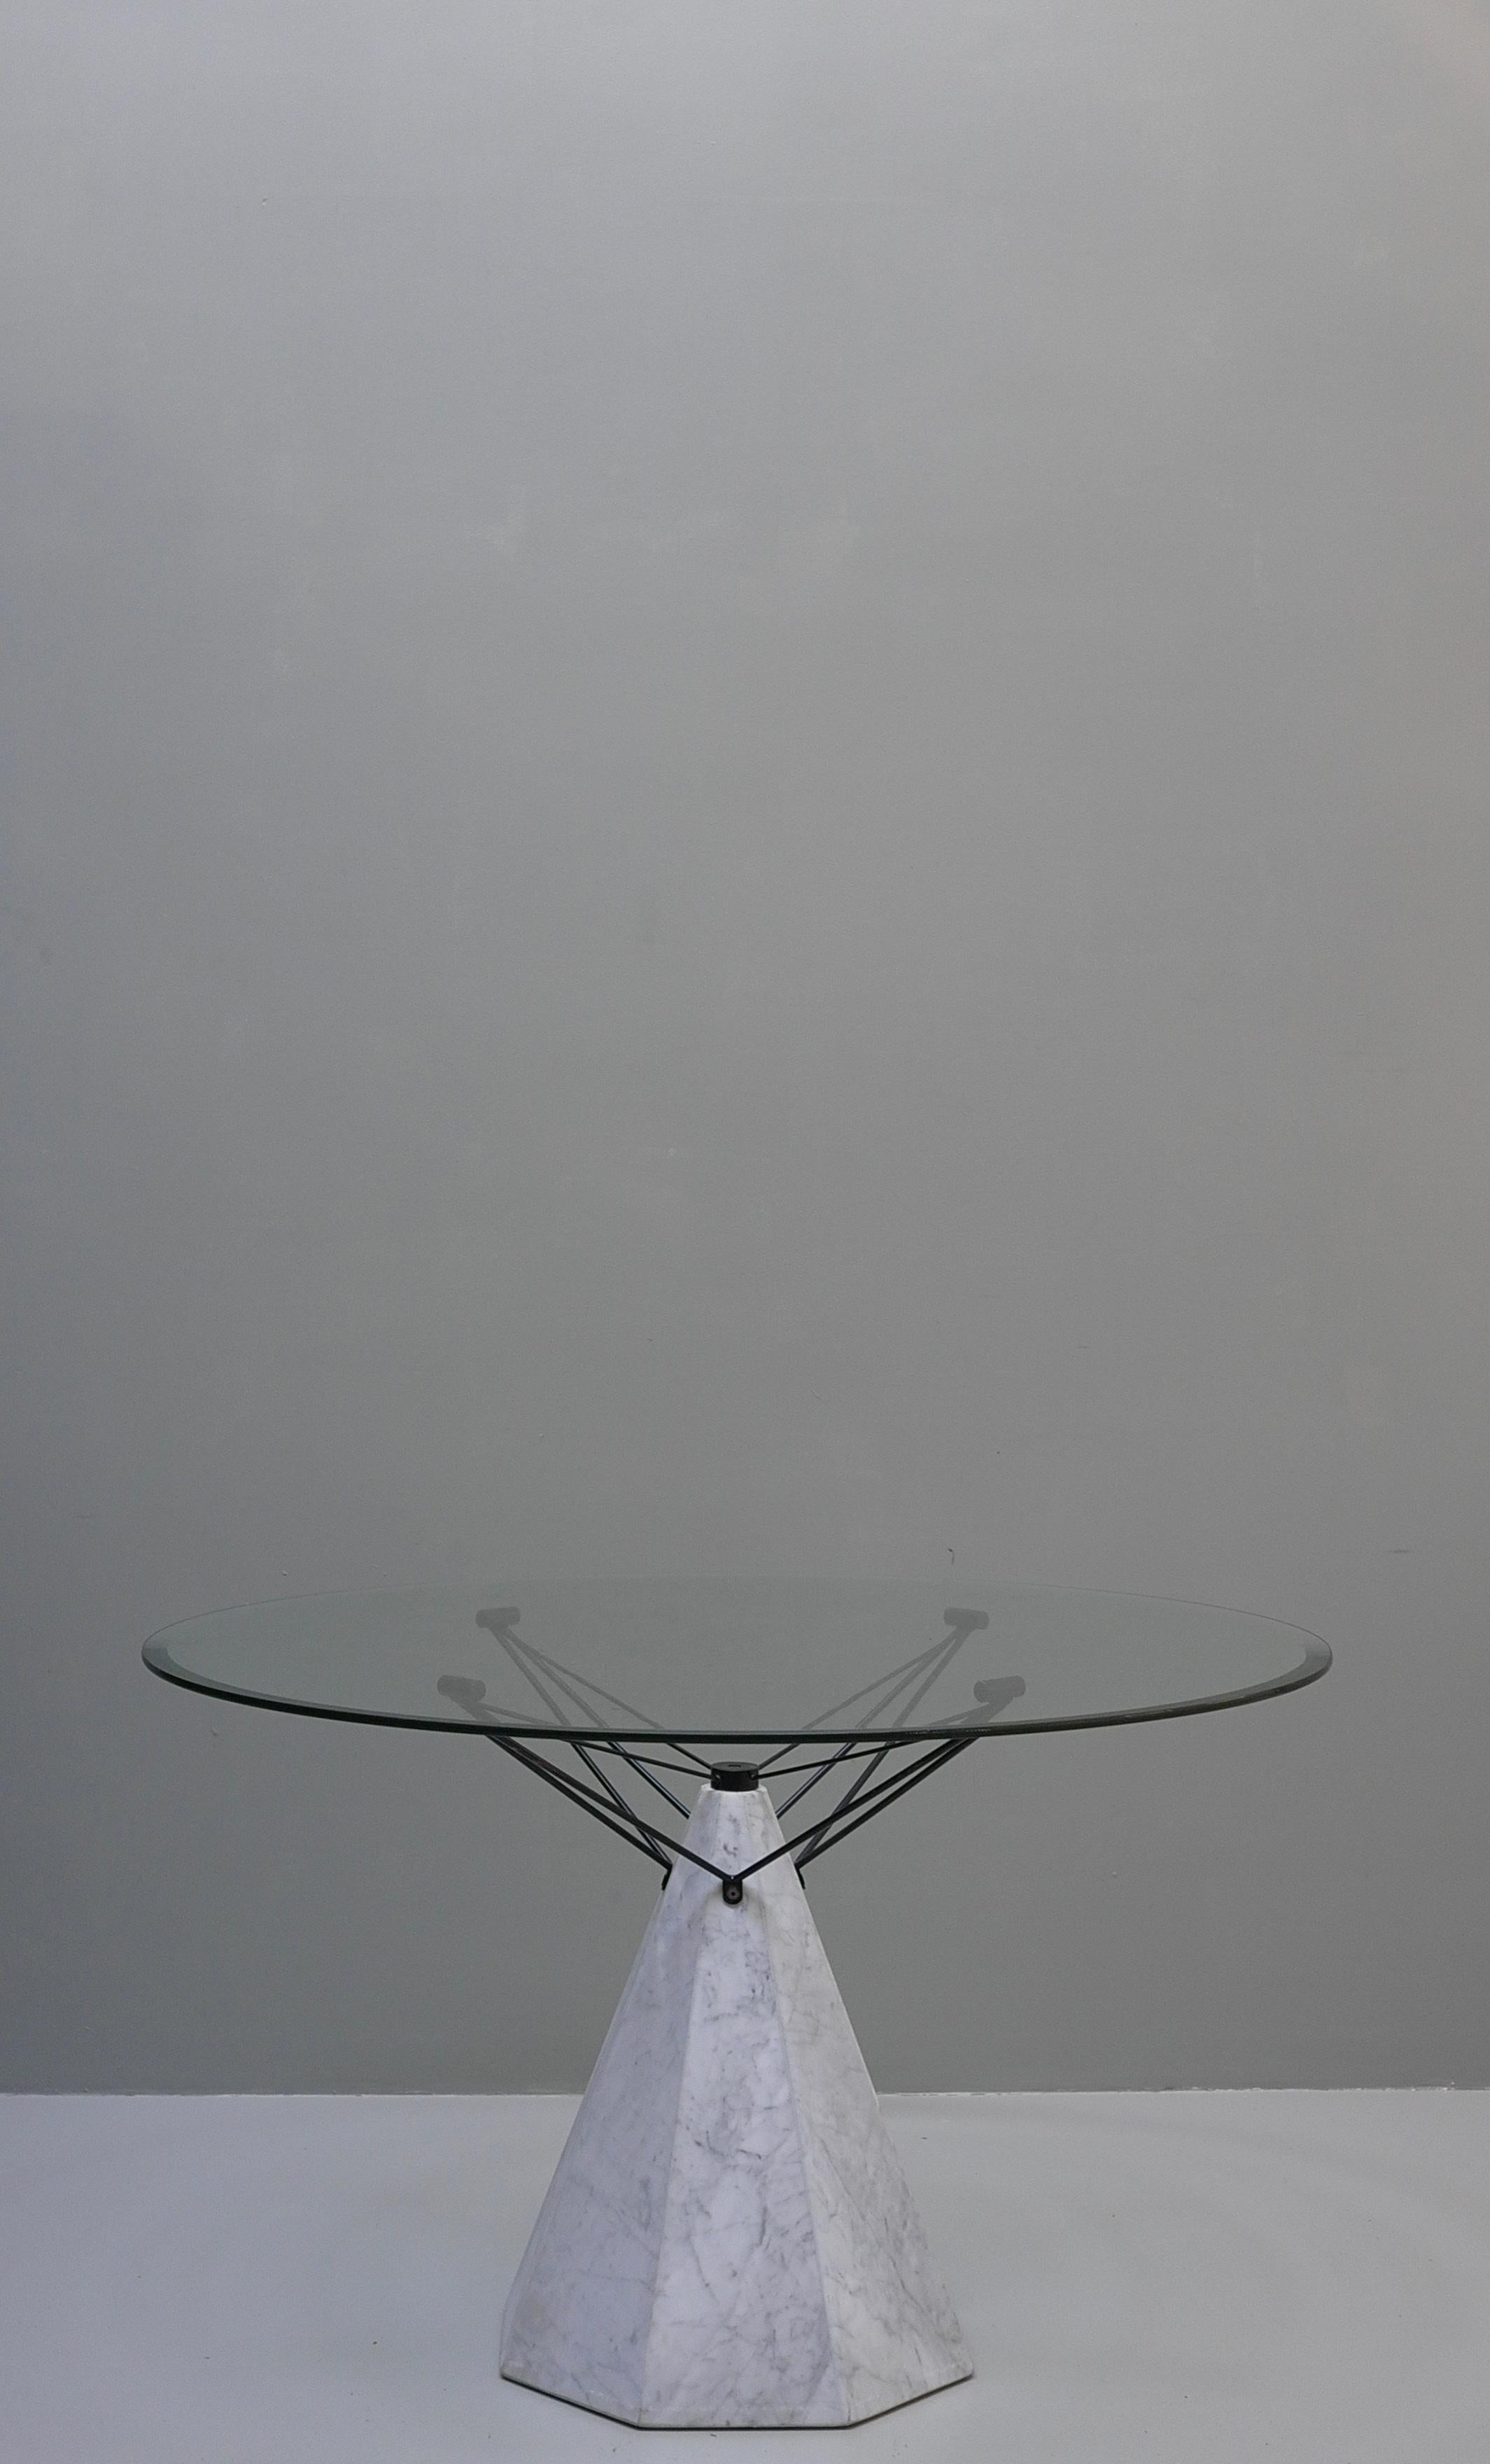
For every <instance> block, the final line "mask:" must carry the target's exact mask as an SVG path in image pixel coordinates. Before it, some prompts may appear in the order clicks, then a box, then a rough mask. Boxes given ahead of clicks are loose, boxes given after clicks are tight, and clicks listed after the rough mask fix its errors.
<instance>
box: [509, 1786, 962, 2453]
mask: <svg viewBox="0 0 1490 2464" xmlns="http://www.w3.org/2000/svg"><path fill="white" fill-rule="evenodd" d="M687 1839H688V1844H689V1846H690V1847H691V1848H692V1849H693V1850H694V1851H695V1853H696V1854H697V1855H699V1856H701V1857H704V1858H707V1859H709V1861H710V1862H711V1863H712V1864H713V1865H716V1866H718V1867H720V1868H722V1869H724V1870H725V1871H728V1872H736V1871H738V1870H739V1869H741V1868H743V1867H746V1866H749V1865H750V1864H752V1863H753V1862H755V1860H756V1859H758V1858H760V1857H762V1856H766V1855H769V1854H770V1852H771V1850H772V1849H773V1848H776V1847H778V1846H779V1845H780V1843H781V1832H780V1827H779V1825H778V1821H777V1818H776V1815H775V1813H774V1811H773V1809H772V1805H771V1800H770V1798H769V1796H768V1795H767V1794H766V1792H765V1790H764V1789H761V1788H756V1789H753V1790H747V1791H740V1790H738V1789H732V1790H730V1791H725V1790H721V1789H714V1788H712V1787H710V1788H706V1789H704V1790H703V1791H702V1793H701V1794H700V1796H699V1799H698V1803H697V1806H696V1808H695V1810H694V1813H693V1815H692V1819H691V1821H690V1825H689V1830H688V1834H687ZM501 2366H502V2372H503V2375H504V2376H505V2377H507V2378H510V2379H515V2380H517V2381H519V2382H521V2384H523V2385H524V2386H526V2387H537V2388H539V2389H541V2390H542V2391H543V2392H544V2393H546V2394H549V2395H556V2396H563V2397H566V2398H567V2399H568V2400H569V2401H570V2402H571V2403H574V2404H581V2405H586V2406H588V2407H589V2408H590V2409H592V2410H594V2411H597V2412H603V2413H608V2414H611V2415H613V2416H614V2417H615V2418H617V2419H619V2420H622V2421H627V2422H633V2423H636V2424H638V2425H640V2426H644V2427H648V2428H658V2429H662V2428H672V2429H683V2428H695V2429H727V2428H747V2427H748V2428H759V2429H767V2428H771V2429H785V2428H807V2427H810V2426H813V2425H821V2426H828V2425H832V2424H844V2423H848V2422H852V2421H862V2420H865V2419H866V2418H867V2417H868V2416H869V2415H871V2414H873V2413H877V2412H884V2411H887V2410H888V2409H890V2408H891V2407H893V2406H895V2405H901V2404H906V2403H909V2401H910V2400H911V2399H912V2398H913V2397H916V2396H921V2395H929V2394H931V2392H932V2390H933V2389H935V2388H937V2387H948V2386H951V2385H952V2384H953V2382H954V2381H956V2380H958V2379H963V2378H966V2377H968V2376H969V2375H970V2373H971V2368H972V2365H971V2363H970V2362H969V2360H968V2357H967V2353H966V2350H965V2348H964V2345H963V2343H962V2338H961V2332H960V2330H959V2328H958V2325H957V2321H956V2318H955V2316H954V2314H953V2308H952V2304H951V2302H950V2300H949V2299H948V2296H947V2292H946V2289H945V2287H944V2285H943V2283H942V2280H941V2277H940V2275H939V2274H938V2272H937V2268H936V2264H935V2261H934V2260H933V2258H932V2257H931V2252H930V2250H929V2248H928V2246H927V2242H926V2237H925V2234H924V2233H923V2231H922V2227H921V2223H920V2219H919V2217H918V2216H917V2214H916V2212H915V2209H914V2207H913V2205H912V2202H911V2198H910V2193H909V2189H908V2188H907V2184H906V2180H905V2176H904V2174H903V2172H902V2170H901V2167H900V2162H899V2159H898V2158H897V2156H896V2154H895V2151H894V2149H893V2147H892V2146H891V2145H890V2141H889V2138H888V2135H887V2131H886V2129H885V2125H884V2123H883V2122H882V2120H881V2118H880V2112H879V2106H878V2102H877V2101H876V2098H875V2094H874V2088H873V2084H872V2082H871V2081H870V2079H869V2075H868V2072H867V2070H866V2067H865V2063H864V2057H863V2056H862V2054H861V2053H860V2051H859V2047H858V2044H857V2042H856V2040H855V2037H854V2033H853V2030H852V2028H851V2027H850V2025H849V2021H848V2014H847V2013H846V2012H845V2010H844V2004H843V2000H842V1997H841V1996H840V1994H839V1991H838V1987H837V1985H836V1984H835V1982H834V1979H833V1974H832V1970H831V1969H830V1968H829V1967H828V1963H827V1958H826V1955H825V1953H824V1951H823V1948H822V1942H821V1941H820V1939H819V1936H818V1930H817V1927H816V1925H814V1923H813V1920H812V1915H811V1911H810V1909H809V1908H808V1905H807V1896H806V1893H805V1892H804V1891H803V1889H802V1887H801V1884H800V1880H799V1878H798V1875H797V1872H796V1869H795V1867H794V1866H793V1864H792V1862H791V1860H790V1859H789V1858H783V1859H778V1861H777V1862H776V1863H774V1864H769V1865H766V1866H764V1867H763V1868H762V1869H761V1870H760V1872H759V1873H757V1874H756V1875H754V1876H753V1877H752V1878H751V1879H750V1881H747V1882H746V1883H745V1885H744V1890H743V1896H742V1898H741V1899H740V1900H739V1901H738V1903H736V1904H733V1905H732V1904H730V1903H727V1901H726V1899H725V1896H724V1893H723V1892H722V1890H721V1888H720V1885H719V1883H718V1882H717V1881H714V1880H713V1879H712V1876H710V1875H708V1874H706V1873H703V1872H701V1871H700V1870H699V1869H698V1867H696V1866H693V1865H690V1864H688V1863H686V1862H682V1861H680V1862H679V1863H678V1864H677V1865H676V1866H675V1867H674V1868H673V1871H672V1874H671V1877H670V1879H669V1881H668V1886H667V1888H666V1890H665V1891H663V1892H662V1894H661V1895H660V1897H659V1900H658V1903H657V1906H656V1908H655V1909H654V1911H653V1914H652V1918H651V1922H650V1923H649V1925H648V1926H647V1929H646V1935H645V1936H644V1938H643V1942H642V1946H641V1948H640V1950H639V1951H638V1953H637V1958H636V1962H635V1965H634V1967H633V1968H632V1970H631V1974H630V1977H629V1978H628V1980H627V1983H626V1986H625V1990H624V1992H623V1994H622V1997H621V2001H620V2003H619V2005H618V2007H617V2010H616V2014H615V2017H614V2018H613V2020H612V2021H611V2025H610V2029H609V2032H608V2034H607V2035H606V2038H605V2042H604V2044H603V2047H602V2049H601V2054H600V2058H599V2060H598V2061H597V2063H596V2066H595V2072H594V2076H593V2077H592V2079H591V2080H590V2084H589V2087H588V2088H587V2090H586V2092H585V2096H584V2101H583V2102H582V2103H581V2107H580V2111H579V2114H578V2115H577V2117H576V2119H575V2124H574V2128H573V2130H572V2131H571V2133H570V2136H569V2140H568V2143H567V2145H565V2148H564V2152H563V2154H562V2156H561V2157H560V2159H559V2168H558V2170H557V2172H556V2173H555V2176H554V2180H553V2183H552V2185H551V2186H550V2189H549V2192H548V2195H547V2197H546V2199H545V2200H544V2203H543V2207H542V2210H541V2211H540V2213H539V2215H538V2220H537V2225H536V2226H535V2228H534V2233H533V2237H532V2239H531V2241H530V2242H529V2245H528V2248H527V2251H526V2253H525V2255H524V2257H523V2260H522V2264H521V2266H520V2267H519V2269H518V2271H517V2276H516V2278H515V2283H514V2285H513V2289H512V2294H511V2298H510V2299H509V2300H508V2304H507V2310H506V2314H505V2317H504V2319H503V2322H502V2346H501Z"/></svg>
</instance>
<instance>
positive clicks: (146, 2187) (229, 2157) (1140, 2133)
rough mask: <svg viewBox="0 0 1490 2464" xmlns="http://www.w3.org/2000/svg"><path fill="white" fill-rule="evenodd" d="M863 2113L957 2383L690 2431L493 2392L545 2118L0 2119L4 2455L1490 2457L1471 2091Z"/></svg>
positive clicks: (1483, 2223)
mask: <svg viewBox="0 0 1490 2464" xmlns="http://www.w3.org/2000/svg"><path fill="white" fill-rule="evenodd" d="M885 2104H886V2113H887V2119H888V2121H889V2123H890V2125H891V2128H892V2130H893V2132H894V2135H895V2137H896V2140H897V2142H898V2144H899V2145H900V2148H901V2151H902V2154H903V2156H904V2159H905V2163H906V2167H907V2169H908V2171H909V2174H910V2177H911V2182H912V2186H913V2188H914V2190H915V2192H916V2196H917V2198H918V2199H919V2201H920V2203H921V2207H922V2212H923V2214H924V2216H925V2218H926V2222H927V2225H928V2228H929V2230H930V2232H931V2237H932V2240H933V2242H934V2245H935V2247H936V2250H937V2253H938V2255H939V2256H940V2258H941V2260H942V2264H943V2267H944V2269H945V2272H946V2274H947V2277H948V2278H949V2280H950V2282H951V2284H952V2288H953V2297H954V2299H955V2300H956V2302H957V2304H958V2307H959V2309H960V2311H961V2314H962V2321H963V2325H964V2328H965V2329H966V2332H967V2336H968V2340H969V2343H971V2345H972V2348H973V2355H974V2360H975V2364H976V2368H977V2376H976V2377H975V2379H974V2380H972V2381H971V2382H970V2383H969V2384H967V2385H966V2386H963V2387H953V2388H950V2389H948V2390H947V2391H945V2392H944V2393H942V2394H940V2395H935V2396H931V2397H930V2398H928V2399H927V2400H926V2401H925V2402H924V2403H922V2404H918V2405H911V2406H909V2407H908V2408H907V2409H905V2410H903V2411H901V2412H896V2413H890V2414H887V2415H885V2416H884V2417H882V2418H881V2419H880V2420H878V2421H873V2422H869V2423H866V2424H865V2425H863V2426H862V2427H860V2428H858V2429H854V2430H839V2431H720V2432H715V2433H710V2432H706V2431H634V2430H626V2429H623V2428H621V2427H619V2426H618V2425H617V2424H615V2423H613V2422H608V2421H603V2420H600V2419H597V2418H596V2417H595V2416H593V2415H591V2414H588V2413H583V2412H580V2411H577V2410H575V2409H572V2408H570V2407H568V2406H564V2405H559V2404H555V2403H553V2402H551V2401H550V2400H549V2399H547V2398H545V2397H543V2396H538V2395H533V2394H530V2393H529V2392H528V2391H527V2390H526V2389H524V2388H521V2387H510V2386H508V2385H507V2384H506V2383H505V2382H504V2381H502V2380H501V2379H499V2378H498V2377H497V2375H496V2362H495V2348H496V2323H497V2318H498V2314H499V2312H500V2309H501V2304H502V2300H503V2298H504V2296H505V2294H506V2291H507V2286H508V2282H509V2279H510V2277H511V2276H512V2272H513V2270H514V2268H515V2265H516V2262H517V2258H518V2256H519V2255H520V2253H521V2250H522V2247H523V2243H524V2241H525V2239H526V2236H527V2232H528V2228H529V2225H530V2223H531V2221H532V2218H533V2215H534V2213H535V2211H536V2210H537V2204H538V2200H539V2197H540V2195H541V2193H542V2190H543V2188H544V2185H545V2183H546V2181H547V2179H548V2175H549V2171H550V2169H551V2167H552V2166H553V2163H554V2160H555V2158H556V2157H557V2155H558V2153H559V2146H560V2144H561V2142H562V2140H563V2136H564V2132H565V2130H566V2128H567V2126H568V2123H569V2119H570V2116H571V2114H572V2113H573V2110H574V2102H573V2101H572V2100H571V2099H568V2098H559V2097H491V2098H486V2097H483V2098H474V2097H472V2098H462V2097H429V2098H420V2097H273V2098H269V2097H266V2098H252V2097H217V2098H200V2097H128V2098H124V2097H118V2098H116V2097H10V2098H6V2099H3V2100H0V2202H3V2206H0V2455H3V2458H4V2464H466V2460H467V2459H474V2458H482V2459H490V2458H493V2457H497V2458H500V2459H501V2464H528V2459H538V2458H544V2459H547V2458H554V2459H559V2458H562V2459H564V2464H589V2459H591V2458H600V2457H610V2456H623V2457H624V2456H628V2455H629V2456H635V2455H640V2454H642V2453H644V2452H649V2453H657V2454H659V2455H662V2456H665V2457H666V2459H667V2464H697V2459H699V2458H702V2457H703V2456H704V2455H705V2454H706V2453H711V2454H717V2453H718V2452H719V2449H720V2446H721V2444H722V2445H723V2446H724V2447H726V2448H727V2449H728V2450H729V2453H730V2459H731V2464H736V2459H737V2464H755V2459H763V2458H766V2457H768V2456H769V2457H771V2458H773V2459H784V2458H786V2457H787V2455H788V2453H790V2454H791V2456H792V2457H794V2458H797V2459H800V2457H801V2456H802V2454H803V2453H806V2452H808V2451H809V2450H810V2449H811V2448H812V2447H813V2445H814V2442H817V2443H820V2444H821V2443H822V2442H827V2447H828V2452H830V2453H836V2452H837V2451H838V2449H839V2448H840V2447H843V2446H844V2443H845V2442H846V2445H847V2449H848V2452H850V2453H852V2454H853V2456H854V2457H855V2459H856V2464H885V2459H888V2458H890V2457H896V2458H899V2457H912V2456H916V2457H919V2456H926V2457H928V2458H934V2459H935V2464H963V2459H968V2464H971V2459H973V2458H977V2459H978V2464H997V2459H1001V2458H1008V2459H1009V2464H1046V2460H1047V2459H1049V2464H1056V2459H1059V2464H1077V2459H1080V2464H1128V2459H1132V2460H1133V2464H1138V2459H1140V2458H1142V2459H1143V2464H1171V2459H1173V2464H1179V2460H1180V2459H1184V2464H1234V2459H1235V2464H1243V2459H1245V2464H1377V2459H1381V2464H1387V2459H1391V2464H1409V2459H1411V2464H1417V2459H1423V2464H1460V2459H1463V2464H1471V2459H1473V2464H1486V2459H1490V2092H1478V2091H1477V2092H1475V2093H1467V2092H1463V2091H1460V2092H1453V2091H1450V2092H1438V2091H1418V2092H1411V2091H1410V2092H1400V2093H1381V2092H1372V2093H1338V2094H1333V2093H1332V2094H1306V2093H1291V2092H1290V2093H1277V2092H1273V2093H1268V2092H1260V2091H1248V2092H1245V2093H1235V2094H1232V2093H1228V2094H1212V2095H1174V2096H1000V2097H991V2096H978V2097H889V2098H887V2099H886V2100H885Z"/></svg>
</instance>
